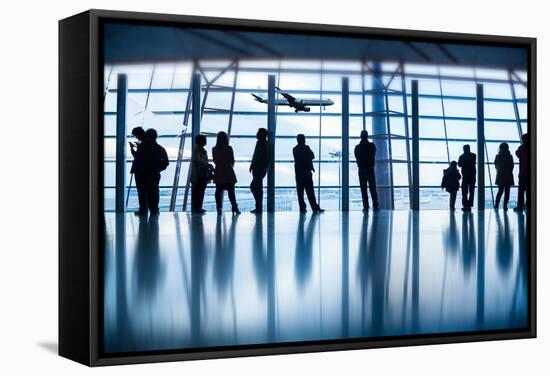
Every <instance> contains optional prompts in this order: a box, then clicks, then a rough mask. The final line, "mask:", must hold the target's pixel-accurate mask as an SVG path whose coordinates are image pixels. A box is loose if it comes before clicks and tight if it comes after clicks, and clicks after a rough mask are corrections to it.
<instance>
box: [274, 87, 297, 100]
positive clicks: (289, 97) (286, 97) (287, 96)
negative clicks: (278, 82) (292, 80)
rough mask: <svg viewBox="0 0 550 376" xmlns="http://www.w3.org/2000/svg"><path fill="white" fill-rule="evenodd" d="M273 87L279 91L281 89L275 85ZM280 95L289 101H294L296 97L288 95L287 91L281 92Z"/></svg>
mask: <svg viewBox="0 0 550 376" xmlns="http://www.w3.org/2000/svg"><path fill="white" fill-rule="evenodd" d="M275 89H277V90H279V91H281V89H280V88H278V87H277V86H275ZM281 95H282V96H283V97H284V98H285V99H286V100H287V101H289V102H295V101H296V98H294V97H293V96H292V95H290V94H288V93H283V92H281Z"/></svg>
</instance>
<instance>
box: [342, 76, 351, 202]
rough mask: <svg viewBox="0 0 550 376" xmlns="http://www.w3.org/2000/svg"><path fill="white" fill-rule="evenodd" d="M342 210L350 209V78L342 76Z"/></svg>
mask: <svg viewBox="0 0 550 376" xmlns="http://www.w3.org/2000/svg"><path fill="white" fill-rule="evenodd" d="M341 197H342V211H349V78H348V77H342V196H341Z"/></svg>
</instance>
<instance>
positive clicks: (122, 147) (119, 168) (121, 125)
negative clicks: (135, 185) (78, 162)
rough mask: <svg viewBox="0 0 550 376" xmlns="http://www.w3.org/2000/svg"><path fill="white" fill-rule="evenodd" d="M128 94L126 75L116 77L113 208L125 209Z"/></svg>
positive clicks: (120, 211)
mask: <svg viewBox="0 0 550 376" xmlns="http://www.w3.org/2000/svg"><path fill="white" fill-rule="evenodd" d="M127 95H128V76H127V75H126V74H119V75H118V77H117V98H116V113H117V115H116V166H115V181H116V188H115V210H116V212H117V213H122V212H124V211H125V203H126V200H125V197H124V196H125V192H126V97H127Z"/></svg>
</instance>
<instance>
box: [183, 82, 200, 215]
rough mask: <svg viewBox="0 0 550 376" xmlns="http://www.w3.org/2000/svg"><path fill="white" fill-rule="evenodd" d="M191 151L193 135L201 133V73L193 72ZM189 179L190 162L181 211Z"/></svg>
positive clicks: (187, 193) (193, 142) (184, 202)
mask: <svg viewBox="0 0 550 376" xmlns="http://www.w3.org/2000/svg"><path fill="white" fill-rule="evenodd" d="M191 91H192V94H191V95H192V97H191V103H192V105H191V106H192V107H191V153H193V150H194V149H195V144H196V143H195V137H196V136H197V135H199V134H200V133H201V114H202V108H201V74H200V73H193V82H192V84H191ZM190 179H191V163H190V164H189V169H188V170H187V183H186V184H185V193H184V195H183V211H186V210H187V199H188V197H189V182H190Z"/></svg>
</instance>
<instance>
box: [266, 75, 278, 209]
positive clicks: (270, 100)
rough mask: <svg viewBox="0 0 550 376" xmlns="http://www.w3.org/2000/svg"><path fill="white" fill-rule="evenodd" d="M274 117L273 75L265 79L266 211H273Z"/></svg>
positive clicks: (275, 130)
mask: <svg viewBox="0 0 550 376" xmlns="http://www.w3.org/2000/svg"><path fill="white" fill-rule="evenodd" d="M276 127H277V123H276V117H275V75H274V74H270V75H269V76H268V77H267V133H268V135H269V139H268V140H269V141H268V142H269V154H270V156H269V157H270V158H269V160H270V161H271V166H270V167H269V170H268V171H267V211H269V212H272V211H275V137H276V134H277V128H276Z"/></svg>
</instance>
